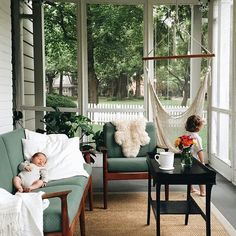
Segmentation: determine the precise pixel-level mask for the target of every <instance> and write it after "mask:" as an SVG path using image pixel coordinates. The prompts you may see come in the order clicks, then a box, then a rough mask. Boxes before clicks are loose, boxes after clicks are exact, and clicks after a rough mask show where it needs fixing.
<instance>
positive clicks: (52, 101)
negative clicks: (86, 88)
mask: <svg viewBox="0 0 236 236" xmlns="http://www.w3.org/2000/svg"><path fill="white" fill-rule="evenodd" d="M46 106H47V107H76V104H75V103H74V102H73V100H72V99H70V98H69V97H66V96H61V95H58V94H48V95H47V99H46Z"/></svg>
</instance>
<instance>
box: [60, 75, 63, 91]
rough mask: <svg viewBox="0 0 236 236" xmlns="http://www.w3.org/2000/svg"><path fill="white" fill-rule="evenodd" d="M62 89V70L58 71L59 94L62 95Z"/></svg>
mask: <svg viewBox="0 0 236 236" xmlns="http://www.w3.org/2000/svg"><path fill="white" fill-rule="evenodd" d="M62 90H63V72H60V83H59V95H63V94H62Z"/></svg>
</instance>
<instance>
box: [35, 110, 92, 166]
mask: <svg viewBox="0 0 236 236" xmlns="http://www.w3.org/2000/svg"><path fill="white" fill-rule="evenodd" d="M53 109H54V111H52V112H48V113H47V114H46V115H45V116H44V117H43V119H42V120H41V122H43V123H44V124H45V130H42V129H37V130H36V131H37V132H39V133H47V134H66V135H67V136H68V137H69V138H72V137H75V136H80V141H81V142H80V144H81V145H80V149H81V151H88V152H89V153H90V154H91V155H93V156H94V155H95V153H94V151H93V147H92V146H91V145H88V144H87V143H83V137H84V136H89V135H94V134H95V133H94V131H93V125H92V122H91V120H90V119H89V118H88V117H86V116H83V115H76V114H75V113H71V112H61V111H60V110H59V108H57V107H53ZM91 162H94V159H93V158H91Z"/></svg>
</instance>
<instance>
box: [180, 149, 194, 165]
mask: <svg viewBox="0 0 236 236" xmlns="http://www.w3.org/2000/svg"><path fill="white" fill-rule="evenodd" d="M180 160H181V166H182V167H191V166H192V164H193V155H192V153H191V150H190V148H185V149H183V151H182V153H181V158H180Z"/></svg>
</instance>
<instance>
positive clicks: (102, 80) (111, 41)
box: [88, 4, 143, 99]
mask: <svg viewBox="0 0 236 236" xmlns="http://www.w3.org/2000/svg"><path fill="white" fill-rule="evenodd" d="M88 12H89V14H88V16H89V21H88V31H89V32H91V33H89V35H90V36H91V38H89V42H88V46H89V47H90V45H92V46H93V51H92V50H89V52H90V53H91V54H92V53H93V57H92V56H91V55H89V56H88V58H93V60H94V65H95V67H94V69H95V71H96V74H97V78H98V80H99V84H100V85H102V86H103V87H104V85H105V86H107V90H106V91H107V94H108V95H111V96H113V97H117V98H119V99H120V98H124V97H127V94H128V91H127V89H128V88H127V87H128V84H129V83H130V78H131V77H132V76H133V75H134V73H136V72H137V69H138V70H139V71H140V70H142V56H143V28H142V27H143V10H142V7H140V6H127V5H125V6H117V5H94V4H93V5H89V7H88ZM91 61H92V59H91ZM90 63H91V62H89V64H90ZM91 64H92V63H91Z"/></svg>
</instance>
